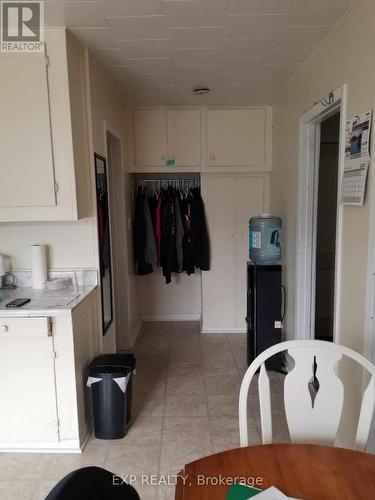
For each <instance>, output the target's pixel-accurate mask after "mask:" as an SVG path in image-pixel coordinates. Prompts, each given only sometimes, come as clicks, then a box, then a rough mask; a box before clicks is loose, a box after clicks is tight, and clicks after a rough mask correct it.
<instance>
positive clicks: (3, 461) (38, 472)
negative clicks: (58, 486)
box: [0, 453, 51, 498]
mask: <svg viewBox="0 0 375 500" xmlns="http://www.w3.org/2000/svg"><path fill="white" fill-rule="evenodd" d="M50 462H51V455H50V454H48V453H2V454H1V456H0V479H1V480H2V481H5V480H12V479H18V478H19V476H20V473H21V472H22V479H35V480H39V479H42V478H43V475H44V473H45V471H46V470H47V467H48V465H49V463H50ZM0 498H1V496H0Z"/></svg>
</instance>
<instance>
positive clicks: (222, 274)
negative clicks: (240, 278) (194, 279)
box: [202, 177, 236, 331]
mask: <svg viewBox="0 0 375 500" xmlns="http://www.w3.org/2000/svg"><path fill="white" fill-rule="evenodd" d="M205 198H206V200H205V201H206V212H207V219H208V221H207V222H208V230H209V235H210V248H211V269H210V271H208V272H203V273H202V286H203V330H206V331H215V330H216V331H220V330H221V331H223V330H227V329H231V328H233V327H234V326H235V315H236V307H235V297H236V289H235V279H236V272H235V271H236V265H235V264H236V259H235V256H236V247H235V204H236V181H235V178H234V177H214V178H210V179H208V180H207V186H206V196H205Z"/></svg>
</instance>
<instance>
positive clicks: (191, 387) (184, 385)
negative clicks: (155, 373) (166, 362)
mask: <svg viewBox="0 0 375 500" xmlns="http://www.w3.org/2000/svg"><path fill="white" fill-rule="evenodd" d="M188 394H204V383H203V380H202V377H168V379H167V396H172V395H173V396H183V395H188Z"/></svg>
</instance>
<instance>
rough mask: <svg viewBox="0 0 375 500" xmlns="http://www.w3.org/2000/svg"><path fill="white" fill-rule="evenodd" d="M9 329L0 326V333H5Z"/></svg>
mask: <svg viewBox="0 0 375 500" xmlns="http://www.w3.org/2000/svg"><path fill="white" fill-rule="evenodd" d="M8 330H9V327H8V326H7V325H0V333H7V331H8Z"/></svg>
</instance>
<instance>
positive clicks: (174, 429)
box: [162, 417, 210, 470]
mask: <svg viewBox="0 0 375 500" xmlns="http://www.w3.org/2000/svg"><path fill="white" fill-rule="evenodd" d="M170 443H173V444H176V445H178V446H180V447H181V448H183V447H184V446H188V445H189V446H190V445H192V446H194V445H197V446H199V445H202V446H204V447H208V446H209V445H210V436H209V420H208V418H207V417H165V418H164V427H163V436H162V446H164V445H166V444H170ZM167 470H168V468H167Z"/></svg>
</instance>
